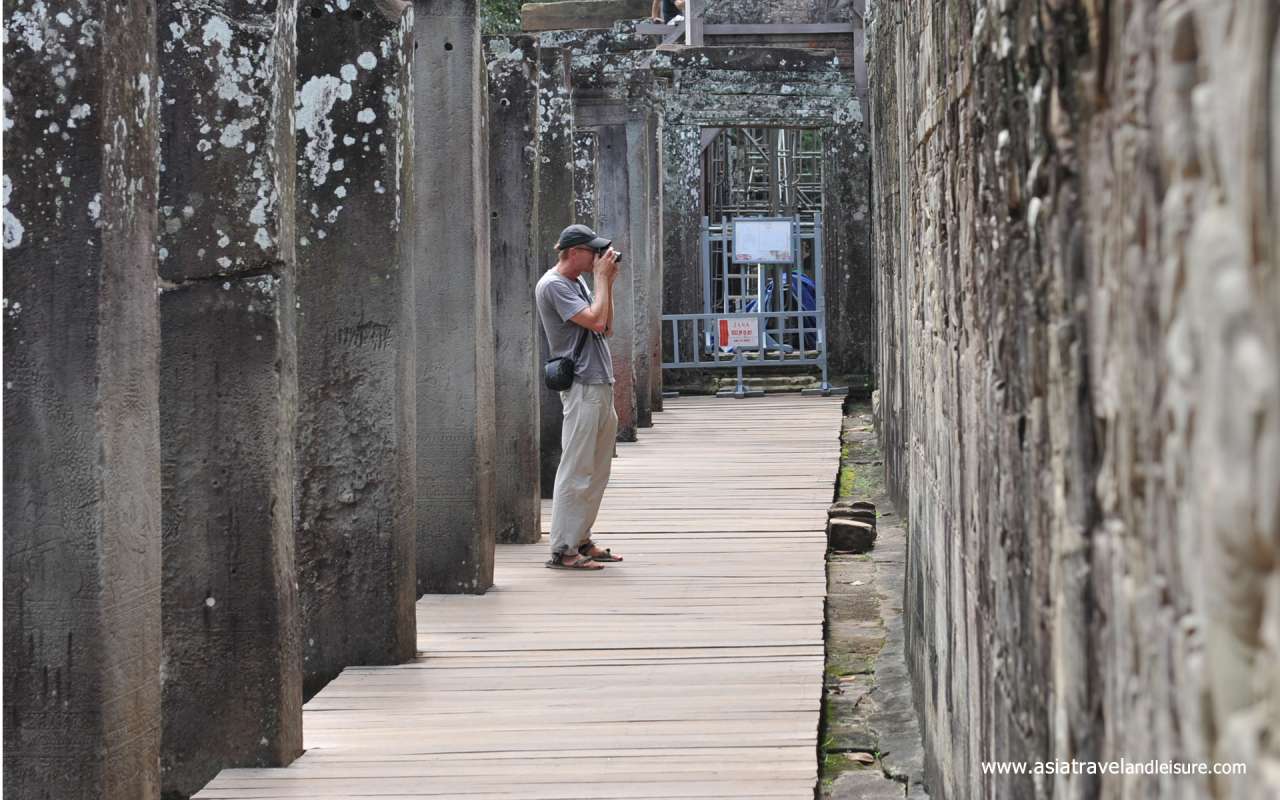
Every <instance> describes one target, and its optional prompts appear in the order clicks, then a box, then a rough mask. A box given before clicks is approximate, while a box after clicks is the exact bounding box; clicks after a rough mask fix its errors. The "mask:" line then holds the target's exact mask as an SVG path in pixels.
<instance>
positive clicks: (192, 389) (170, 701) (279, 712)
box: [157, 0, 302, 795]
mask: <svg viewBox="0 0 1280 800" xmlns="http://www.w3.org/2000/svg"><path fill="white" fill-rule="evenodd" d="M296 13H297V6H296V4H295V3H293V2H289V1H288V0H286V1H285V2H268V3H264V4H262V5H260V6H253V7H252V8H250V7H245V6H241V5H237V4H230V3H223V2H212V3H210V2H200V3H196V2H192V0H174V1H173V2H166V3H164V4H162V5H161V6H160V9H159V13H158V16H157V35H158V37H159V41H160V48H159V49H160V74H161V77H162V79H163V80H164V84H165V87H166V91H165V92H164V95H163V102H162V105H161V119H162V122H163V126H164V130H163V134H162V140H161V164H162V170H163V172H162V175H161V181H160V212H161V228H162V230H161V235H160V251H159V256H160V275H161V278H162V279H163V291H162V294H161V297H160V319H161V360H160V372H161V381H160V407H161V445H162V454H163V462H162V474H163V480H164V494H163V501H164V507H163V517H162V521H163V527H164V560H163V568H164V581H163V614H164V616H163V626H164V666H163V672H162V676H163V681H164V687H163V689H164V709H163V710H164V730H163V741H162V754H161V770H162V782H163V789H164V790H165V791H166V792H175V793H179V794H182V795H187V794H190V793H192V792H194V791H196V790H198V789H199V788H200V787H201V786H202V785H203V784H204V783H205V782H207V781H208V780H209V779H210V778H212V777H213V776H214V775H216V774H217V772H218V771H219V770H220V769H222V768H224V767H238V766H239V767H248V766H271V765H283V764H286V763H288V762H289V761H290V760H292V759H293V758H294V757H296V756H297V755H298V753H299V752H300V751H301V748H302V714H301V701H302V680H301V677H302V675H301V665H302V654H301V652H300V651H299V618H298V613H297V589H296V585H295V580H296V576H295V571H294V491H293V482H294V425H295V416H296V412H297V375H296V367H297V363H296V349H295V337H294V312H295V308H294V305H295V302H296V301H295V296H294V284H293V281H294V245H295V238H294V235H295V234H294V179H295V165H294V113H293V106H294V95H295V85H294V75H295V73H294V52H295V40H294V31H295V21H296Z"/></svg>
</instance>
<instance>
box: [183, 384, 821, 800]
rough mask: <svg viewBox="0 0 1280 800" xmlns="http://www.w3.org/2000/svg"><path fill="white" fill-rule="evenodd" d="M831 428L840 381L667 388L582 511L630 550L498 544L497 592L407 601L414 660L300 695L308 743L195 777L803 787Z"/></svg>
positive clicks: (316, 783) (401, 794) (538, 797)
mask: <svg viewBox="0 0 1280 800" xmlns="http://www.w3.org/2000/svg"><path fill="white" fill-rule="evenodd" d="M839 432H840V401H839V399H837V398H830V399H828V398H813V397H804V398H802V397H799V396H797V395H784V396H774V397H768V398H763V399H753V400H728V399H714V398H687V399H686V398H681V399H677V400H674V401H668V402H667V410H666V411H664V412H663V413H662V414H659V415H656V417H655V426H654V427H653V428H652V429H645V430H642V431H641V432H640V436H641V439H640V441H639V442H637V443H634V444H620V445H619V447H618V458H617V459H616V460H615V461H614V472H613V479H612V481H611V483H610V486H609V490H608V491H607V492H606V494H605V501H604V506H603V508H602V509H601V514H600V518H599V520H598V523H597V525H596V527H595V529H594V530H595V536H596V538H597V540H598V541H600V542H601V543H602V544H604V545H605V546H608V547H612V548H613V549H614V551H615V552H618V553H620V554H622V555H624V556H625V557H626V561H625V562H624V563H621V564H613V565H610V566H608V567H607V568H606V569H605V570H603V571H602V572H599V573H586V574H584V573H573V572H560V571H554V570H548V569H545V568H544V567H543V566H542V563H543V561H544V560H545V559H546V558H547V553H546V545H545V544H543V545H539V546H527V545H526V546H519V545H511V546H506V545H504V546H500V547H499V550H498V564H497V573H496V586H495V587H494V589H493V590H491V591H490V592H489V593H488V594H486V595H484V596H480V597H475V596H442V595H430V596H427V597H424V598H423V599H422V600H420V601H419V602H418V635H419V649H420V651H421V653H420V656H419V658H418V659H417V660H416V661H414V662H413V663H411V664H405V665H402V666H396V667H371V668H350V669H347V670H346V671H344V672H343V673H342V675H341V676H340V677H339V678H338V679H337V680H335V681H333V682H332V683H331V684H330V685H329V686H328V687H326V688H325V689H324V690H323V691H322V692H320V694H319V695H317V696H316V697H315V698H314V699H313V700H312V701H311V702H310V703H308V704H307V706H306V709H305V712H304V726H303V727H304V733H305V740H306V748H307V752H306V753H305V754H304V755H303V756H302V757H301V758H299V759H298V760H297V761H295V762H294V763H293V764H292V765H291V766H289V767H287V768H284V769H242V770H226V771H224V772H223V773H222V774H221V775H219V776H218V778H217V779H216V780H214V781H213V782H212V783H210V784H209V785H208V786H207V787H206V788H205V789H204V790H203V791H202V792H200V793H199V794H198V795H196V797H197V798H200V799H201V800H213V799H214V798H226V799H229V798H237V800H244V799H247V798H285V797H288V798H365V797H377V798H381V800H396V799H397V798H403V799H405V800H407V798H441V797H458V798H466V800H498V799H499V798H501V799H502V800H509V799H510V800H514V799H515V798H527V800H551V798H600V799H605V798H608V799H609V800H623V798H665V799H674V798H749V797H789V798H796V799H797V800H810V798H812V797H813V790H814V784H815V782H816V780H817V755H816V748H817V733H818V709H819V704H820V703H821V698H822V669H823V644H822V612H823V598H824V595H825V593H826V583H825V564H824V556H823V554H824V550H825V536H824V533H823V531H824V526H825V522H826V507H827V505H828V504H829V503H830V501H831V497H832V489H833V483H834V480H835V476H836V470H837V467H838V461H839V455H840V442H839ZM549 521H550V506H549V505H548V506H547V507H546V508H545V509H544V526H545V525H546V524H547V523H549ZM543 541H544V542H545V541H546V537H545V536H544V538H543Z"/></svg>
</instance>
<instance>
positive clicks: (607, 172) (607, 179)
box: [593, 125, 643, 442]
mask: <svg viewBox="0 0 1280 800" xmlns="http://www.w3.org/2000/svg"><path fill="white" fill-rule="evenodd" d="M595 134H596V135H595V141H596V152H595V155H596V164H595V169H594V173H595V175H596V185H595V188H594V192H593V194H594V198H595V204H596V221H597V225H596V231H597V232H598V233H600V235H602V236H605V237H608V238H610V239H613V246H614V247H615V248H616V249H617V250H619V251H621V252H622V253H623V254H624V258H623V262H622V265H621V266H620V267H619V273H618V279H617V280H616V281H615V282H614V295H613V336H612V337H611V338H610V339H609V351H610V352H611V353H612V354H613V377H614V380H615V381H616V383H615V384H614V386H613V407H614V410H615V411H617V412H618V441H620V442H634V441H635V440H636V405H637V404H636V369H635V358H636V346H635V345H636V341H635V340H636V315H635V303H636V293H635V283H636V279H637V277H636V270H637V268H638V267H639V268H641V269H642V268H643V265H642V264H638V262H637V261H636V253H635V248H634V247H633V244H634V243H635V242H636V237H634V236H632V228H631V223H632V216H631V180H632V177H633V176H632V175H630V174H628V170H627V166H628V163H627V162H628V159H627V126H626V125H603V126H601V127H599V128H596V129H595Z"/></svg>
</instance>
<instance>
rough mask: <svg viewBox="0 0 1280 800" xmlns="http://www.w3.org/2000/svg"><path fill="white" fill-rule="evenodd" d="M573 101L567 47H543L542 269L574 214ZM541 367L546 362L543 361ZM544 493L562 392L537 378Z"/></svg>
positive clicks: (554, 462) (542, 347) (555, 461)
mask: <svg viewBox="0 0 1280 800" xmlns="http://www.w3.org/2000/svg"><path fill="white" fill-rule="evenodd" d="M573 175H574V170H573V101H572V100H571V99H570V96H569V89H568V86H567V84H566V77H565V56H564V51H563V50H561V49H559V48H556V47H540V48H539V49H538V170H537V187H538V190H537V194H538V199H537V210H538V225H537V239H536V248H535V258H537V259H538V260H539V264H540V265H541V266H542V268H543V271H544V272H545V271H546V270H547V269H549V268H550V267H551V265H552V264H554V263H555V260H556V252H555V246H556V240H557V239H558V238H559V236H560V231H562V230H564V229H565V227H567V226H568V225H570V224H572V223H573V221H574V219H573ZM538 340H539V353H540V355H539V363H540V364H541V363H542V362H545V361H546V360H547V358H548V357H549V356H548V353H547V349H548V348H547V341H546V336H545V335H544V334H543V333H542V327H541V323H539V324H538ZM539 368H541V367H539ZM538 386H539V389H538V392H539V397H538V400H539V411H538V416H539V420H540V423H541V424H540V425H539V428H540V434H541V435H540V442H539V446H538V452H539V456H540V458H539V461H540V465H541V467H540V471H541V488H542V496H543V497H550V496H551V491H552V488H553V487H554V486H555V482H556V467H558V466H559V465H560V430H561V422H562V421H563V418H564V409H563V408H561V405H560V396H559V395H558V394H557V393H555V392H553V391H551V390H550V389H548V388H547V387H546V386H544V385H543V384H542V381H538Z"/></svg>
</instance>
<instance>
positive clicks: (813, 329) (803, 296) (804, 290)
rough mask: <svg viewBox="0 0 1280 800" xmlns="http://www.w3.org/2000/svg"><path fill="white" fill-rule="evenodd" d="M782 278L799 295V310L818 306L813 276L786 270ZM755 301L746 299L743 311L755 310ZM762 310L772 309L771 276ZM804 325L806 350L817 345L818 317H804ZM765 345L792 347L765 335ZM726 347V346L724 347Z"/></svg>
mask: <svg viewBox="0 0 1280 800" xmlns="http://www.w3.org/2000/svg"><path fill="white" fill-rule="evenodd" d="M782 279H783V280H784V281H787V283H788V286H787V288H788V289H790V290H791V293H792V295H797V294H798V295H799V296H800V310H801V311H814V310H816V309H817V308H818V292H817V288H816V286H815V285H814V283H813V278H810V277H809V276H808V275H805V274H803V273H800V272H793V271H791V270H788V271H786V272H784V273H782ZM755 310H756V301H755V300H748V301H747V305H746V307H745V308H744V309H743V311H755ZM764 310H765V311H773V310H774V308H773V278H770V279H769V280H768V282H766V283H765V285H764ZM804 325H805V327H806V328H809V330H808V331H807V332H806V333H805V335H804V347H805V349H806V350H813V349H814V348H816V347H817V346H818V331H817V328H818V318H817V317H805V318H804ZM764 341H765V346H766V347H768V348H770V349H773V350H786V351H790V350H791V349H792V348H790V347H784V346H783V345H781V344H779V343H778V342H777V340H775V339H774V338H773V337H772V336H768V335H766V336H765V340H764ZM726 349H728V348H726Z"/></svg>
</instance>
